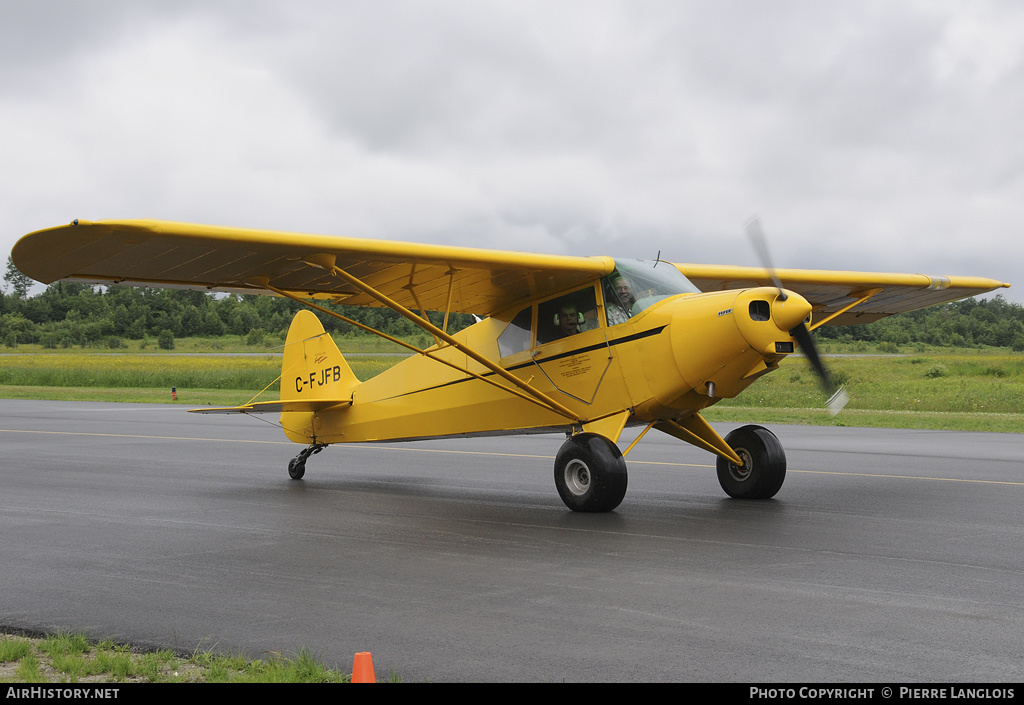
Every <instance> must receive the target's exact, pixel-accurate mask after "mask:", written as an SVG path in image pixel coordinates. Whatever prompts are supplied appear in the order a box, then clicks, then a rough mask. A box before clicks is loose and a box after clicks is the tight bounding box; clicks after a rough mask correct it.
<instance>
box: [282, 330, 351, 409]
mask: <svg viewBox="0 0 1024 705" xmlns="http://www.w3.org/2000/svg"><path fill="white" fill-rule="evenodd" d="M358 385H359V380H358V379H356V376H355V375H354V374H353V373H352V369H351V368H350V367H349V366H348V363H347V362H345V358H344V357H343V356H342V354H341V351H340V350H338V346H337V345H335V344H334V340H332V339H331V336H330V335H328V334H327V332H326V331H325V330H324V327H323V324H321V323H320V319H318V318H317V317H316V316H315V315H314V314H313V313H312V312H311V311H306V310H301V311H299V312H298V313H296V314H295V318H293V319H292V323H291V326H289V328H288V337H287V339H286V340H285V344H284V360H283V362H282V364H281V400H282V401H311V402H312V401H342V400H348V399H351V398H352V390H354V389H355V388H356V387H357V386H358Z"/></svg>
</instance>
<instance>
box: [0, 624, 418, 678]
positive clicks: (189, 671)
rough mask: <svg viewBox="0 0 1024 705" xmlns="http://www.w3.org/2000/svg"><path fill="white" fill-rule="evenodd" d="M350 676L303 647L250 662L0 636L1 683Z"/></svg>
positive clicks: (79, 640) (71, 639) (63, 637)
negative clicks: (330, 667) (290, 653)
mask: <svg viewBox="0 0 1024 705" xmlns="http://www.w3.org/2000/svg"><path fill="white" fill-rule="evenodd" d="M350 678H351V674H348V673H341V672H338V671H334V670H331V669H329V668H327V667H326V666H325V665H324V664H323V662H322V661H321V660H319V659H317V658H316V657H315V656H313V654H312V653H311V652H310V651H309V649H305V648H303V649H299V651H298V653H296V654H295V655H293V656H284V655H282V654H280V653H272V654H269V656H268V658H265V659H256V660H251V659H249V658H246V657H244V656H241V655H224V654H215V653H213V652H211V651H199V650H196V651H195V652H193V653H192V654H190V655H186V656H182V655H178V654H175V653H174V652H172V651H170V650H167V649H162V650H156V651H148V652H140V651H137V650H135V649H133V648H131V647H130V646H127V645H125V644H117V643H115V642H113V641H111V640H106V641H102V642H99V643H94V642H92V641H90V640H89V639H88V638H86V637H85V636H84V635H83V634H80V633H64V634H55V635H50V636H46V637H42V638H30V637H26V636H21V635H14V634H0V682H5V683H81V682H89V683H125V682H144V683H179V682H195V683H207V682H208V683H347V682H348V681H349V680H350ZM389 680H390V681H392V682H395V681H398V680H399V679H398V678H397V676H394V675H392V676H391V678H390V679H389Z"/></svg>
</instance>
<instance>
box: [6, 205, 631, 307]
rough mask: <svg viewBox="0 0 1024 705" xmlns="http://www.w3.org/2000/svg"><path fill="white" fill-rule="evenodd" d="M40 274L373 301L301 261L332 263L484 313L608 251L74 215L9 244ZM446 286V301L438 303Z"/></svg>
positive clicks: (381, 286)
mask: <svg viewBox="0 0 1024 705" xmlns="http://www.w3.org/2000/svg"><path fill="white" fill-rule="evenodd" d="M11 255H12V257H13V259H14V263H15V264H16V265H17V267H18V269H20V270H21V271H22V272H23V273H25V274H27V275H28V276H30V277H32V278H33V279H35V280H37V281H41V282H43V283H44V284H49V283H51V282H54V281H57V280H62V279H76V280H81V281H91V282H101V283H121V282H126V283H131V284H151V285H154V286H161V287H172V288H173V287H183V288H194V289H195V288H198V289H207V290H211V291H231V292H236V293H250V294H254V293H264V294H265V293H267V291H266V289H264V288H263V287H262V285H263V284H265V283H268V282H269V284H271V285H272V286H273V287H274V288H277V289H281V290H283V291H287V292H289V293H292V294H296V295H299V296H302V297H305V298H318V299H328V300H333V301H336V302H339V303H345V304H351V305H355V306H380V305H381V304H380V302H379V301H377V300H375V299H373V298H371V297H370V296H368V295H366V294H364V293H362V292H360V291H359V290H357V289H355V288H353V287H352V286H351V285H348V284H346V283H345V282H344V281H343V280H342V279H340V278H338V277H335V276H332V275H331V274H330V273H329V272H326V271H324V270H323V269H318V268H316V267H314V266H310V265H309V264H307V263H306V262H307V261H309V260H310V259H311V258H316V257H317V256H322V255H330V256H332V257H333V258H334V261H335V263H336V265H337V266H338V267H340V268H341V269H344V270H345V271H347V272H348V273H350V274H352V275H355V276H356V277H358V278H360V279H361V280H362V281H364V282H366V283H367V284H369V285H370V286H372V287H374V288H375V289H377V290H378V291H379V292H381V293H383V294H385V295H387V296H389V297H391V298H393V299H394V300H396V301H397V302H398V303H400V304H402V305H403V306H406V307H407V308H410V309H420V308H424V309H427V310H434V311H444V310H451V311H455V312H462V313H476V314H479V315H490V314H493V313H496V312H498V311H501V310H503V309H506V308H508V307H510V306H513V305H516V304H518V303H519V302H521V301H524V300H528V299H533V298H535V297H538V296H544V295H545V294H548V293H556V292H558V291H562V290H565V289H568V288H571V287H574V286H577V285H581V286H582V285H583V284H585V283H586V282H590V281H594V280H596V279H598V278H599V277H602V276H605V275H607V274H610V273H611V272H612V270H613V269H614V266H615V265H614V263H613V261H612V260H611V259H610V258H608V257H567V256H557V255H538V254H526V253H521V252H504V251H497V250H482V249H474V248H467V247H446V246H439V245H423V244H418V243H408V242H393V241H388V240H364V239H360V238H349V237H332V236H327V235H301V234H297V233H284V232H273V231H268V230H248V229H243V228H226V227H217V226H210V225H190V224H186V223H172V222H165V221H158V220H128V221H101V222H95V223H90V222H86V221H77V220H76V221H74V222H73V223H71V224H70V225H63V226H60V227H56V228H49V229H46V230H40V231H37V232H34V233H30V234H28V235H26V236H25V237H23V238H21V240H19V241H18V243H17V244H16V245H15V246H14V249H13V250H12V252H11ZM449 293H450V300H451V304H450V306H449V305H448V301H449Z"/></svg>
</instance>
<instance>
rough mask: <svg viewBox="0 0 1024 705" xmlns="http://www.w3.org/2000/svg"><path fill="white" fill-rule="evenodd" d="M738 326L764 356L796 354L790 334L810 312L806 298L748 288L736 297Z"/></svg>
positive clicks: (764, 289) (775, 290)
mask: <svg viewBox="0 0 1024 705" xmlns="http://www.w3.org/2000/svg"><path fill="white" fill-rule="evenodd" d="M736 304H737V305H736V311H735V315H736V323H737V325H738V326H739V329H740V332H741V333H742V335H743V337H744V338H745V339H746V341H747V342H748V343H750V345H751V347H753V348H754V349H755V350H758V351H760V352H761V353H763V354H765V355H774V354H778V353H788V352H793V335H792V333H791V332H790V331H792V330H793V329H795V328H796V327H797V326H799V325H800V324H801V323H802V322H803V321H804V320H806V318H807V316H809V315H810V313H811V305H810V304H809V303H808V302H807V299H805V298H804V297H802V296H800V294H797V293H796V292H793V291H785V292H781V291H780V290H778V289H774V288H771V287H761V288H758V289H748V290H747V291H744V292H743V293H742V294H740V295H739V296H738V297H737V301H736Z"/></svg>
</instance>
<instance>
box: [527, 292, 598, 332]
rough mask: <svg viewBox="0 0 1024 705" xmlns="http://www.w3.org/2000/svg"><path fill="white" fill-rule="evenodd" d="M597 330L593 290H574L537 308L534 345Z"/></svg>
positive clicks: (595, 302) (595, 303)
mask: <svg viewBox="0 0 1024 705" xmlns="http://www.w3.org/2000/svg"><path fill="white" fill-rule="evenodd" d="M596 327H597V295H596V294H595V293H594V287H593V286H588V287H587V288H586V289H580V290H579V291H574V292H573V293H571V294H566V295H565V296H559V297H558V298H557V299H551V300H550V301H545V302H543V303H541V304H538V306H537V342H538V343H549V342H551V341H552V340H561V339H562V338H568V337H570V336H573V335H576V334H577V333H582V332H584V331H588V330H592V329H594V328H596Z"/></svg>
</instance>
